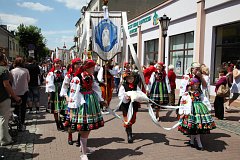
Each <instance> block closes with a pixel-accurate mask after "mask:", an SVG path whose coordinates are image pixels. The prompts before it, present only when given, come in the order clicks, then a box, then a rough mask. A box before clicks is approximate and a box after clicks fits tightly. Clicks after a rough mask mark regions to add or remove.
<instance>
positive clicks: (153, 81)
mask: <svg viewBox="0 0 240 160" xmlns="http://www.w3.org/2000/svg"><path fill="white" fill-rule="evenodd" d="M156 67H157V68H156V71H155V72H153V73H152V75H151V78H150V80H149V83H148V92H149V91H150V93H149V95H150V99H151V100H153V101H154V102H155V103H157V104H160V105H167V104H168V103H169V96H168V94H169V93H171V87H170V84H169V80H168V76H167V74H166V71H165V65H164V64H163V63H162V62H159V63H157V65H156ZM154 107H155V109H156V118H157V119H158V121H160V117H159V111H160V107H159V106H156V105H155V106H154Z"/></svg>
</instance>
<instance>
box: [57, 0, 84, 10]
mask: <svg viewBox="0 0 240 160" xmlns="http://www.w3.org/2000/svg"><path fill="white" fill-rule="evenodd" d="M56 1H58V2H61V3H64V4H65V6H66V7H67V8H70V9H76V10H81V9H82V7H83V6H84V5H86V1H87V0H56Z"/></svg>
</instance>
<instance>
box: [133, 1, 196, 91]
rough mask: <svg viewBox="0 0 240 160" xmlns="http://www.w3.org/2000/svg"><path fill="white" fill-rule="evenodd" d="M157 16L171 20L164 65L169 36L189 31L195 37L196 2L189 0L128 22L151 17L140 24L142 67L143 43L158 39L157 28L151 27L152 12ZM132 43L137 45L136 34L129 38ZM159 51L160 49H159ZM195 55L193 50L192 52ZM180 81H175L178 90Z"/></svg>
mask: <svg viewBox="0 0 240 160" xmlns="http://www.w3.org/2000/svg"><path fill="white" fill-rule="evenodd" d="M155 11H156V13H157V14H158V16H163V15H164V14H166V15H167V16H168V17H169V18H171V22H170V25H169V28H168V36H167V37H166V47H165V53H166V57H167V59H165V62H166V65H168V51H169V48H168V46H169V36H173V35H176V34H181V33H186V32H190V31H194V36H196V34H195V31H196V23H197V21H196V11H197V3H196V1H193V0H191V1H189V0H181V1H175V2H171V3H170V4H169V5H166V6H163V7H160V8H158V9H156V10H152V11H150V12H148V14H144V15H142V16H140V17H138V18H136V19H134V20H133V21H130V22H129V24H133V23H135V22H137V21H139V20H141V19H143V18H145V17H148V16H149V15H151V21H149V22H147V23H143V24H141V30H142V57H143V58H142V61H141V62H140V63H141V64H142V65H143V63H144V57H146V56H144V55H145V53H144V42H145V41H149V40H152V39H157V38H159V34H160V33H159V27H158V25H157V26H154V25H153V15H154V12H155ZM131 37H132V39H134V40H132V41H134V43H137V34H134V35H132V36H131ZM159 49H160V47H159ZM194 53H195V50H194ZM179 81H180V80H177V88H179V86H178V84H179Z"/></svg>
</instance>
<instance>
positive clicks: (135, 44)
mask: <svg viewBox="0 0 240 160" xmlns="http://www.w3.org/2000/svg"><path fill="white" fill-rule="evenodd" d="M133 48H134V49H135V52H136V54H137V43H134V44H133ZM128 62H129V63H130V64H135V62H134V60H133V57H132V54H131V51H130V47H128Z"/></svg>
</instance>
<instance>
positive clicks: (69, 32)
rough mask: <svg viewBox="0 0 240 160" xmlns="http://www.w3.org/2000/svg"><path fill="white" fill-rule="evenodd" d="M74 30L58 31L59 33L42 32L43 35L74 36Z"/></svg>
mask: <svg viewBox="0 0 240 160" xmlns="http://www.w3.org/2000/svg"><path fill="white" fill-rule="evenodd" d="M75 32H76V31H75V30H60V31H42V33H43V34H44V35H55V34H74V33H75Z"/></svg>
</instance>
